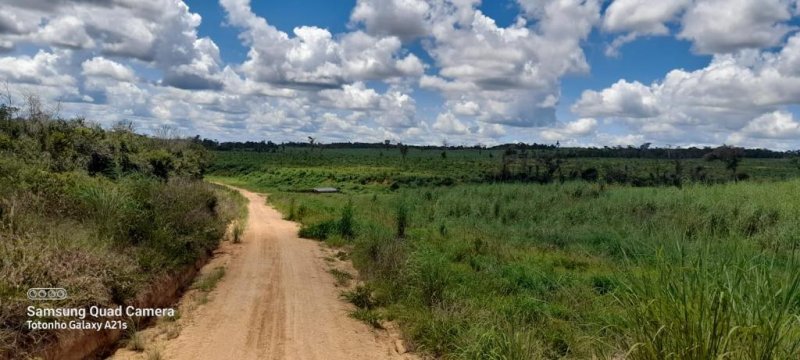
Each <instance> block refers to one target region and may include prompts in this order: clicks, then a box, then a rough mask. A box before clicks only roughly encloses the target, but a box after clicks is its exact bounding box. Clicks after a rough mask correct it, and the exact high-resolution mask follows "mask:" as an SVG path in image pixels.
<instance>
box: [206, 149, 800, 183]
mask: <svg viewBox="0 0 800 360" xmlns="http://www.w3.org/2000/svg"><path fill="white" fill-rule="evenodd" d="M442 153H443V151H442V150H433V149H430V150H422V149H412V150H410V151H409V152H408V154H407V156H406V157H405V158H403V157H402V156H401V154H400V152H399V151H398V150H397V149H396V148H387V149H383V150H377V149H308V148H285V149H284V150H282V151H277V152H274V153H256V152H241V151H218V152H215V161H214V163H213V164H212V165H211V168H210V173H211V174H213V175H214V176H221V177H233V178H237V179H239V180H241V181H245V182H247V183H248V184H252V185H254V186H258V187H261V188H268V189H276V190H281V191H292V190H302V189H307V188H310V187H315V186H336V187H339V188H342V189H345V190H348V191H385V190H390V189H389V187H390V186H392V185H393V184H394V185H395V187H425V186H442V185H453V184H457V183H473V184H475V183H486V182H487V181H491V179H489V178H491V177H493V176H496V175H497V174H498V173H500V172H501V171H502V168H503V151H502V150H473V149H465V150H448V151H444V153H446V156H445V157H442V155H441V154H442ZM543 153H544V152H543ZM562 161H563V164H561V167H560V169H559V172H560V173H561V174H562V176H563V177H564V178H565V179H566V180H572V179H574V178H575V177H576V176H574V175H577V176H578V177H579V176H580V175H579V174H580V173H582V172H583V171H584V170H587V169H590V168H593V169H596V170H597V172H598V179H599V180H603V179H605V178H607V177H609V176H611V175H616V176H619V174H628V177H636V178H640V179H644V180H647V179H648V178H650V177H651V176H653V177H659V176H662V175H664V176H671V175H672V174H675V173H676V170H678V171H677V173H678V177H680V178H682V179H684V180H686V181H688V182H692V181H693V178H697V177H699V176H704V178H705V181H697V182H706V183H715V182H722V181H728V180H729V178H730V173H729V171H728V170H726V169H725V166H724V165H723V164H722V163H718V162H708V161H704V160H703V159H685V160H680V165H679V167H680V169H676V163H675V161H674V160H667V159H615V158H563V159H562ZM537 166H539V167H541V169H540V170H539V171H540V172H544V171H545V170H544V167H545V165H543V164H539V163H537V161H536V159H535V158H533V155H532V157H531V159H529V160H528V161H527V162H526V163H525V164H522V163H521V162H520V161H517V162H515V163H513V164H512V165H511V166H510V167H511V168H510V171H512V172H514V174H516V173H518V172H519V173H522V172H526V171H529V170H530V171H531V172H535V171H536V170H535V168H536V167H537ZM529 168H530V169H529ZM738 172H739V173H741V174H747V175H748V176H749V177H750V179H751V180H755V181H774V180H787V179H792V178H795V177H798V176H800V168H798V165H797V163H795V162H793V161H791V160H790V159H746V160H744V161H743V162H742V164H741V166H740V167H739V169H738Z"/></svg>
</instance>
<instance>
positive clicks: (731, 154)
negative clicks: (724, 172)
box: [703, 145, 744, 180]
mask: <svg viewBox="0 0 800 360" xmlns="http://www.w3.org/2000/svg"><path fill="white" fill-rule="evenodd" d="M742 156H744V150H743V149H742V148H738V147H733V146H729V145H722V146H720V147H718V148H716V149H714V150H712V151H711V152H710V153H708V154H705V156H703V159H705V160H706V161H722V162H723V163H725V168H726V169H728V170H730V171H731V178H733V179H734V180H735V179H736V169H738V168H739V163H740V162H741V161H742Z"/></svg>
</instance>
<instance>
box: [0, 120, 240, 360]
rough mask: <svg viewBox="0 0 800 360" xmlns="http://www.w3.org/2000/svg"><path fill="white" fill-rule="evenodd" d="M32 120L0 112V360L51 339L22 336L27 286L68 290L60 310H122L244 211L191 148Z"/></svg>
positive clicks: (124, 131) (123, 132) (202, 250)
mask: <svg viewBox="0 0 800 360" xmlns="http://www.w3.org/2000/svg"><path fill="white" fill-rule="evenodd" d="M33 113H34V114H39V115H37V116H35V117H32V118H31V117H24V118H23V117H20V116H18V113H17V112H16V111H15V110H14V109H12V108H8V107H5V106H3V107H0V358H4V357H6V356H11V355H12V354H13V355H14V357H15V358H18V357H24V356H25V354H26V353H28V352H29V351H32V350H35V349H37V348H41V347H42V346H44V345H45V344H47V343H48V342H49V341H51V340H53V338H52V337H53V336H55V335H54V334H55V333H54V332H48V331H39V332H36V331H29V330H27V329H25V328H24V324H25V321H26V320H28V319H29V318H28V317H27V316H26V311H25V307H26V306H28V305H30V302H28V301H25V300H24V299H26V291H27V290H28V289H29V288H33V287H38V288H40V287H45V288H47V287H60V288H66V289H69V297H68V299H66V300H63V301H57V302H53V303H51V305H53V306H58V307H85V306H89V305H97V306H102V307H111V306H113V305H123V304H126V302H127V301H130V300H131V299H132V298H133V297H135V296H136V295H137V294H138V293H139V292H140V291H142V290H143V289H145V288H146V287H147V286H148V285H149V284H150V283H151V282H152V281H153V280H154V279H156V278H159V277H160V276H162V275H165V274H167V273H170V272H173V271H176V270H179V269H182V268H183V267H185V266H186V265H188V264H193V263H194V262H195V261H196V260H197V259H198V258H199V257H200V256H202V255H204V254H207V253H208V252H209V251H210V250H211V249H213V248H215V247H216V246H217V244H218V242H219V240H220V239H221V237H222V235H223V233H224V232H225V230H226V226H227V223H228V222H229V220H230V219H232V218H233V217H235V216H239V214H240V212H241V211H242V201H243V200H241V199H239V198H238V197H236V195H234V193H232V192H229V191H227V190H223V189H221V188H217V187H215V186H212V185H209V184H207V183H204V182H202V181H201V175H202V173H203V172H204V171H205V168H206V166H207V163H208V160H209V159H210V154H208V153H207V152H206V151H205V150H204V149H203V148H201V147H199V146H196V145H193V144H191V143H190V142H188V141H183V140H165V139H154V138H149V137H145V136H141V135H137V134H134V133H133V132H132V131H131V129H130V128H127V127H117V128H114V129H112V130H103V129H101V128H100V127H98V126H92V125H89V124H87V123H86V122H85V121H83V120H80V119H77V120H61V119H53V118H51V117H49V116H44V115H42V114H41V113H37V112H33ZM237 195H238V194H237Z"/></svg>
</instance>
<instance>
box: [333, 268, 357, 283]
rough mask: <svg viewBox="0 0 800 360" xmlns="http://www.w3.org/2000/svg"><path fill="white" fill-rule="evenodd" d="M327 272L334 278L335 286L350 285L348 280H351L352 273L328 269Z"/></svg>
mask: <svg viewBox="0 0 800 360" xmlns="http://www.w3.org/2000/svg"><path fill="white" fill-rule="evenodd" d="M328 272H329V273H330V274H331V275H333V278H334V279H336V286H348V285H350V280H353V275H351V274H350V273H349V272H347V271H342V270H339V269H330V270H328Z"/></svg>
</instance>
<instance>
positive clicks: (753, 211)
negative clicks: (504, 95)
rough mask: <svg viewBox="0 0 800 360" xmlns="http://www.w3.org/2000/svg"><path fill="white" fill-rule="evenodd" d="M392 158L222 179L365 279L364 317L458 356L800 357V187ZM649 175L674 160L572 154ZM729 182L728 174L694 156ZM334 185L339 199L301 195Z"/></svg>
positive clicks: (345, 157)
mask: <svg viewBox="0 0 800 360" xmlns="http://www.w3.org/2000/svg"><path fill="white" fill-rule="evenodd" d="M440 153H441V151H433V150H430V151H428V152H424V151H418V152H415V151H411V152H410V153H409V154H408V157H407V158H406V159H405V160H404V159H402V158H401V157H400V154H399V153H396V154H395V153H393V152H389V151H380V150H331V149H326V150H324V151H316V150H315V151H313V152H312V151H306V150H299V149H290V150H287V152H285V153H281V152H278V153H266V154H257V153H233V152H231V153H224V152H220V153H217V154H216V157H217V161H216V163H215V165H213V166H212V169H213V174H214V176H215V177H216V179H220V180H223V181H226V182H229V183H232V184H236V185H240V186H244V187H247V188H250V189H254V190H258V191H264V192H270V193H271V196H270V201H271V202H272V203H273V204H274V205H275V206H277V207H278V208H279V209H280V210H281V211H282V212H283V213H284V214H285V215H286V217H287V218H290V219H292V220H295V221H299V222H301V223H302V224H303V227H302V229H301V235H303V236H305V237H312V238H317V239H320V240H324V241H326V242H327V243H329V244H331V245H333V246H339V247H342V249H344V250H345V251H346V252H347V253H348V254H349V257H350V258H351V259H352V260H353V262H354V264H355V266H356V267H357V268H358V269H359V271H360V272H361V274H362V276H363V277H365V278H366V279H367V283H366V285H365V287H364V288H362V289H360V290H359V291H356V292H355V293H354V294H350V296H348V298H350V299H353V300H354V301H353V302H354V303H356V304H357V305H359V306H360V307H361V308H362V309H360V310H359V312H358V314H357V315H358V317H359V318H363V319H370V322H373V323H376V322H375V319H385V320H396V321H397V322H398V323H399V324H400V325H401V327H402V329H403V330H404V333H405V335H406V336H407V337H408V339H409V340H410V342H411V343H412V344H413V346H414V347H415V348H416V350H417V351H420V352H422V353H427V354H431V355H434V356H440V357H443V358H459V359H462V358H463V359H532V358H533V359H535V358H548V359H558V358H568V359H586V358H593V357H597V358H630V359H791V358H797V357H798V356H799V355H800V320H799V319H800V318H798V315H799V314H800V288H798V287H799V286H800V272H798V269H800V268H798V266H797V263H796V261H797V259H798V255H797V251H796V249H797V247H798V245H800V236H799V235H798V234H800V222H799V221H798V219H800V180H791V178H793V177H795V176H797V173H798V171H797V168H796V167H794V165H792V164H791V163H789V161H788V160H787V161H784V160H752V159H745V160H744V161H743V162H742V165H741V167H740V170H739V171H741V172H747V173H748V174H750V180H749V181H742V182H737V183H727V184H715V185H706V184H705V183H703V182H691V181H688V180H687V181H686V182H684V183H682V184H681V187H631V186H624V185H614V184H608V183H606V182H604V181H603V177H602V174H601V176H600V179H599V180H598V181H597V182H584V181H572V180H567V181H565V182H563V183H561V182H559V181H554V182H553V183H550V184H533V183H490V182H487V180H486V178H485V177H483V175H482V174H483V173H484V172H486V171H496V170H497V169H498V168H499V167H500V166H501V165H500V164H498V161H497V160H498V157H499V156H500V155H499V154H497V153H496V154H494V155H493V156H492V157H489V156H488V153H489V152H488V151H485V150H484V151H481V152H479V151H477V150H464V151H448V153H447V155H446V157H442V156H441V155H440ZM567 161H568V162H567V163H566V164H565V165H564V166H565V167H568V166H575V167H584V168H585V167H588V166H592V167H596V168H598V169H602V168H604V166H605V167H608V168H613V167H618V166H622V167H625V166H626V165H627V166H628V168H629V169H631V170H630V171H632V172H638V173H646V172H649V171H654V170H651V169H656V168H658V167H661V168H668V167H669V166H670V165H669V164H671V162H669V161H665V160H650V159H648V160H639V159H624V160H622V159H569V160H567ZM685 163H687V164H691V165H689V166H701V165H702V166H705V167H707V168H708V169H710V170H709V172H711V173H718V174H720V177H725V176H726V172H725V169H724V167H723V166H722V165H720V164H713V163H711V164H710V163H706V162H703V161H702V160H686V161H685ZM319 185H326V186H329V185H332V186H338V187H341V188H342V189H343V193H341V194H330V195H315V194H310V193H302V192H296V191H294V190H300V189H305V188H309V187H314V186H319Z"/></svg>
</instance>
